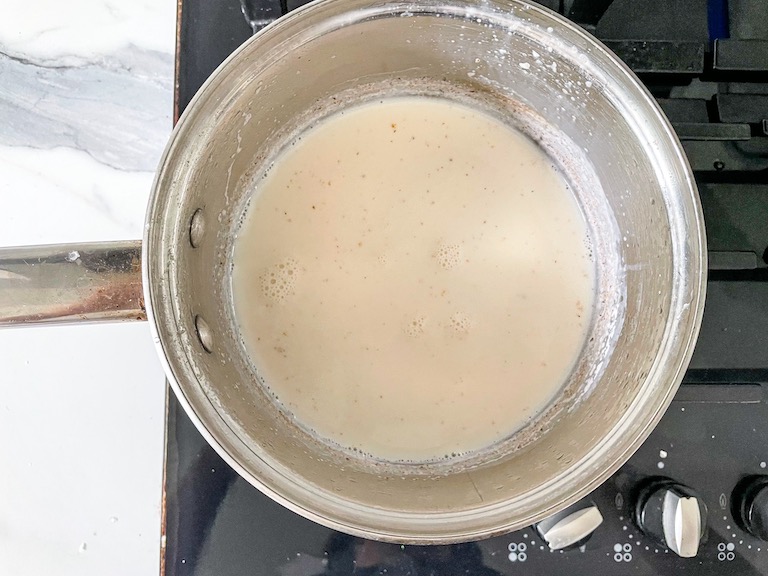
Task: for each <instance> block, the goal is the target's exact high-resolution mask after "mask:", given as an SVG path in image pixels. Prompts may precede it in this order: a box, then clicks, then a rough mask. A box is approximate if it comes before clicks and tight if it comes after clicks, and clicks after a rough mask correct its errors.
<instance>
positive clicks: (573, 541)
mask: <svg viewBox="0 0 768 576" xmlns="http://www.w3.org/2000/svg"><path fill="white" fill-rule="evenodd" d="M602 522H603V515H602V514H600V510H598V508H597V506H595V505H594V504H593V503H592V502H580V503H578V504H574V505H573V506H569V507H568V508H566V509H565V510H563V511H562V512H559V513H558V514H555V515H553V516H550V517H549V518H546V519H545V520H542V521H541V522H539V523H538V524H536V531H537V532H538V533H539V536H541V538H542V539H543V540H544V541H545V542H546V543H547V544H548V545H549V548H550V549H551V550H562V549H564V548H571V547H573V546H578V545H581V544H582V543H584V542H586V540H587V539H588V538H589V537H590V536H591V535H592V532H594V531H595V530H596V529H597V527H598V526H600V524H602Z"/></svg>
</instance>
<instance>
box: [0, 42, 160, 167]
mask: <svg viewBox="0 0 768 576" xmlns="http://www.w3.org/2000/svg"><path fill="white" fill-rule="evenodd" d="M172 70H173V63H172V55H171V54H168V53H163V52H158V51H153V50H147V49H144V48H140V47H137V46H127V47H126V48H124V49H123V50H121V51H120V52H118V53H113V54H109V55H107V56H104V57H101V58H100V59H99V60H97V61H91V62H84V63H82V64H81V65H64V64H57V63H55V62H51V63H48V62H46V63H41V62H39V61H36V60H33V59H27V58H24V57H23V56H9V55H7V54H6V53H4V52H3V47H2V46H0V127H1V128H0V145H8V146H25V147H30V148H37V149H50V148H54V147H60V146H63V147H68V148H73V149H76V150H81V151H83V152H85V153H87V154H88V155H90V156H91V157H93V158H94V159H95V160H97V161H98V162H101V163H103V164H105V165H107V166H110V167H112V168H115V169H118V170H126V171H142V172H143V171H148V172H151V171H154V170H155V169H156V167H157V162H158V159H159V155H160V151H161V150H162V149H163V147H164V144H165V141H166V139H167V138H168V132H169V130H170V126H171V122H172V118H171V110H172V106H171V105H170V103H171V101H172V76H171V74H169V71H172Z"/></svg>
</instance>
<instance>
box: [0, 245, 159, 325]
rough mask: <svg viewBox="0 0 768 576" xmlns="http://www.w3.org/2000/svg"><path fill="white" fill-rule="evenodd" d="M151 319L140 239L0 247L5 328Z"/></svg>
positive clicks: (1, 312) (1, 311) (1, 306)
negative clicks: (145, 300) (147, 309)
mask: <svg viewBox="0 0 768 576" xmlns="http://www.w3.org/2000/svg"><path fill="white" fill-rule="evenodd" d="M146 318H147V315H146V309H145V307H144V295H143V292H142V286H141V241H139V240H131V241H125V242H96V243H90V244H53V245H48V246H24V247H18V248H0V326H24V325H28V324H41V323H45V324H50V323H53V324H61V323H73V322H102V321H120V320H146Z"/></svg>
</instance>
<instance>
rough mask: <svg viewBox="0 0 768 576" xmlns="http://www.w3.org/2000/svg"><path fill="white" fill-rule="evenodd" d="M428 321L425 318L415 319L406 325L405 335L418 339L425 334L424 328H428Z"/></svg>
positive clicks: (417, 317) (418, 317)
mask: <svg viewBox="0 0 768 576" xmlns="http://www.w3.org/2000/svg"><path fill="white" fill-rule="evenodd" d="M426 324H427V319H426V317H424V316H416V317H415V318H412V319H411V320H410V321H409V322H408V323H407V324H406V325H405V333H406V334H408V336H413V337H414V338H417V337H419V336H421V335H422V334H424V328H425V327H426Z"/></svg>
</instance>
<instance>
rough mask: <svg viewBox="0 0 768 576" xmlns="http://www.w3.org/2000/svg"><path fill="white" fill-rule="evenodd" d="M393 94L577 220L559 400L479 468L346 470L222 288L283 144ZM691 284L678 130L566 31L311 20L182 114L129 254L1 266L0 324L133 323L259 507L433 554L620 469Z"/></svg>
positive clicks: (540, 20)
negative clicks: (573, 353)
mask: <svg viewBox="0 0 768 576" xmlns="http://www.w3.org/2000/svg"><path fill="white" fill-rule="evenodd" d="M405 93H409V94H433V95H441V96H443V97H445V98H454V99H458V100H462V101H465V102H470V103H474V104H476V105H478V106H482V107H484V108H491V109H493V110H494V111H495V112H496V113H498V114H500V115H502V116H503V117H504V118H506V119H508V121H509V122H510V123H513V124H514V125H516V126H517V127H519V128H520V129H521V130H523V131H525V132H527V133H528V134H529V135H530V136H531V138H533V139H534V140H536V141H537V142H538V143H539V144H540V146H541V147H542V148H543V149H544V150H546V152H547V153H548V154H549V155H550V157H551V158H552V159H553V161H555V162H557V163H558V165H559V166H560V167H561V169H562V170H563V172H564V174H565V175H566V176H567V178H568V180H569V182H570V184H571V188H572V189H573V190H574V192H575V194H576V195H577V197H578V200H579V203H580V205H581V208H582V210H583V212H584V214H585V216H586V218H587V220H588V222H589V228H590V234H591V236H592V240H593V249H594V251H595V254H594V256H595V261H596V265H597V286H596V290H597V298H596V305H595V309H594V312H593V317H592V322H591V328H590V333H589V337H588V342H587V344H586V345H585V347H584V349H583V352H582V354H581V357H580V359H579V360H578V362H577V365H576V366H575V368H574V370H573V373H572V374H571V376H570V378H569V379H568V381H567V382H566V384H565V385H564V387H563V389H562V390H561V393H560V394H559V395H558V397H557V399H556V400H555V401H554V402H553V403H552V404H551V405H550V406H549V407H548V408H546V409H545V410H544V412H543V413H542V414H540V415H539V416H538V417H537V418H536V419H534V420H533V421H532V422H531V423H530V424H529V425H527V426H526V427H525V428H523V429H522V430H520V431H518V432H517V433H515V434H514V435H512V436H511V437H510V438H507V439H505V440H503V441H501V442H499V443H498V444H496V445H494V446H489V447H488V448H486V449H484V450H480V451H478V452H476V453H474V454H471V455H468V456H464V457H462V458H460V459H455V460H448V461H445V462H441V463H431V464H430V463H424V464H410V465H406V464H393V463H388V462H383V461H375V460H372V459H365V458H363V457H362V456H360V457H350V456H349V455H348V454H347V453H341V452H339V451H336V450H335V449H333V448H332V447H331V446H329V445H327V444H325V443H323V442H322V441H319V440H317V439H316V438H314V437H312V436H310V435H309V434H308V433H307V432H305V431H304V430H303V429H302V428H300V427H298V426H296V425H295V424H294V423H293V421H292V420H291V418H289V417H287V415H286V414H285V413H284V411H283V410H282V409H281V407H280V406H279V405H278V404H277V403H276V402H275V401H274V400H272V399H271V398H270V397H269V396H268V394H267V393H265V391H264V389H263V388H262V387H261V386H260V385H259V384H258V380H257V378H256V376H255V374H254V371H253V370H252V369H251V368H250V367H249V361H248V358H247V355H246V353H245V351H244V347H243V345H242V343H241V341H240V337H239V335H238V330H237V328H236V324H235V321H234V318H233V307H232V292H231V286H230V270H231V266H232V244H233V238H234V235H235V232H236V229H237V226H238V222H239V220H240V218H241V216H242V212H243V209H244V205H245V202H246V200H247V198H248V196H249V194H250V192H251V191H252V189H253V182H254V181H255V180H254V179H255V178H256V177H257V175H258V174H260V173H261V172H263V170H264V169H265V167H266V166H267V165H268V164H269V162H270V161H271V160H272V159H273V158H274V155H275V153H276V151H278V150H279V149H280V146H281V144H282V143H284V142H286V141H288V139H289V138H290V137H291V136H292V135H295V134H296V133H297V132H299V131H300V130H301V129H302V128H303V127H306V126H307V125H309V124H311V123H312V122H315V121H316V120H317V119H318V118H320V117H322V116H323V115H326V114H329V113H331V112H333V111H334V110H336V109H338V108H339V107H341V106H345V105H349V104H351V103H354V102H356V101H363V100H365V99H368V98H373V97H381V96H382V95H390V94H405ZM705 262H706V249H705V240H704V227H703V219H702V214H701V208H700V206H699V200H698V196H697V191H696V188H695V185H694V181H693V177H692V175H691V171H690V168H689V166H688V164H687V162H686V160H685V157H684V155H683V152H682V150H681V146H680V144H679V142H678V140H677V139H676V137H675V135H674V133H673V132H672V129H671V128H670V125H669V123H668V122H667V120H666V119H665V118H664V116H663V114H662V112H661V111H660V110H659V108H658V106H657V105H656V104H655V102H654V100H653V98H651V96H650V95H649V94H648V93H647V92H646V90H645V89H644V88H643V87H642V85H641V84H640V83H639V81H638V80H637V78H635V76H634V75H633V74H632V73H631V72H630V71H629V70H628V69H627V68H626V66H624V65H623V64H622V63H621V62H620V61H619V60H618V59H617V58H616V57H615V56H614V55H613V54H612V53H611V52H609V51H608V50H607V49H606V48H605V47H603V46H602V45H601V44H600V43H599V42H597V41H596V40H595V39H594V38H592V37H591V36H589V35H588V34H586V33H585V32H583V31H582V30H580V29H579V28H578V27H576V26H574V25H573V24H571V23H569V22H567V21H566V20H564V19H563V18H561V17H559V16H557V15H556V14H554V13H552V12H550V11H547V10H545V9H542V8H538V7H534V6H532V5H529V4H527V3H525V2H522V1H518V0H510V1H502V0H491V1H485V0H484V1H482V2H475V1H470V0H441V1H436V0H417V1H416V2H413V3H403V2H398V1H394V2H383V1H380V0H320V1H318V2H315V3H312V4H309V5H307V6H305V7H302V8H300V9H299V10H296V11H295V12H293V13H291V14H290V15H289V16H287V17H285V18H282V19H280V20H279V21H277V22H276V23H274V24H272V25H270V26H269V27H267V28H266V29H264V30H262V31H261V32H260V33H259V34H257V35H256V36H255V37H254V38H252V39H251V40H249V41H248V42H246V43H245V44H244V45H243V46H241V47H240V48H239V49H238V50H237V51H236V52H235V53H234V54H233V55H232V56H231V57H230V58H229V59H228V60H227V61H226V62H225V63H224V64H222V66H220V67H219V68H218V70H216V72H214V74H213V75H212V76H211V78H210V79H209V80H208V81H207V82H206V84H205V86H204V87H203V88H202V89H201V91H200V93H199V94H198V95H197V96H196V97H195V99H194V100H193V101H192V103H191V104H190V106H189V107H188V109H187V110H186V112H185V113H184V115H183V116H182V118H181V120H180V122H179V124H178V126H177V127H176V129H175V131H174V133H173V136H172V137H171V140H170V142H169V144H168V146H167V148H166V151H165V154H164V156H163V158H162V161H161V163H160V167H159V170H158V173H157V178H156V180H155V183H154V188H153V191H152V196H151V200H150V203H149V208H148V212H147V220H146V233H145V235H144V239H143V241H142V242H141V243H139V242H132V243H120V244H106V245H90V246H74V245H67V246H46V247H36V248H9V249H4V250H2V251H1V252H0V322H2V323H3V324H5V325H9V324H29V323H36V322H62V321H66V322H68V321H80V320H90V321H96V320H128V319H144V318H145V314H146V318H148V319H149V322H150V325H151V328H152V332H153V333H154V336H155V340H156V343H157V348H158V352H159V354H160V357H161V358H162V361H163V363H164V365H165V369H166V372H167V375H168V379H169V381H170V382H171V385H172V386H173V389H174V391H175V392H176V394H177V396H178V398H179V401H180V402H181V404H182V405H183V406H184V408H185V409H186V411H187V412H188V414H189V415H190V417H191V418H192V420H193V421H194V422H195V424H196V425H197V427H198V428H199V429H200V431H201V432H202V433H203V435H204V436H205V437H206V439H207V440H208V441H209V442H210V443H211V444H212V445H213V447H214V448H215V449H216V450H217V451H218V452H219V453H220V454H221V455H222V457H223V458H224V459H225V460H226V461H227V462H228V463H229V464H231V465H232V466H233V467H234V468H235V469H236V470H237V471H238V472H239V473H240V474H241V475H242V476H243V477H244V478H246V479H247V480H248V481H249V482H250V483H252V484H253V485H254V486H256V487H257V488H259V489H260V490H262V491H263V492H265V493H266V494H268V495H269V496H271V497H272V498H274V499H275V500H277V501H278V502H281V503H282V504H284V505H285V506H287V507H288V508H290V509H291V510H293V511H295V512H298V513H299V514H302V515H304V516H306V517H307V518H310V519H312V520H315V521H317V522H320V523H321V524H325V525H327V526H330V527H332V528H336V529H338V530H342V531H345V532H348V533H352V534H356V535H360V536H365V537H369V538H375V539H381V540H389V541H397V542H418V543H447V542H456V541H462V540H472V539H479V538H483V537H486V536H490V535H493V534H497V533H501V532H504V531H510V530H514V529H518V528H522V527H524V526H527V525H530V524H532V523H534V522H536V521H538V520H541V519H542V518H545V517H547V516H549V515H551V514H553V513H554V512H556V511H558V510H561V509H563V508H564V507H566V506H567V505H569V504H571V503H573V502H575V501H576V500H578V499H580V498H582V497H583V496H585V495H587V494H588V493H589V492H590V491H592V490H593V489H594V488H595V487H597V486H598V485H600V484H601V483H602V482H603V481H604V480H605V479H606V478H608V477H609V476H610V475H611V474H612V473H613V472H614V471H615V470H616V469H617V468H618V467H619V466H621V464H622V463H624V462H625V461H626V460H627V459H628V458H629V456H630V455H631V454H632V453H633V451H634V450H635V449H636V448H637V447H638V446H639V445H640V444H641V443H642V442H643V440H644V439H645V438H646V437H647V436H648V434H649V433H650V432H651V430H652V428H653V427H654V425H655V424H656V422H657V421H658V420H659V418H660V417H661V416H662V413H663V412H664V410H665V408H666V407H667V406H668V404H669V402H670V401H671V399H672V396H673V395H674V393H675V391H676V389H677V387H678V385H679V383H680V380H681V378H682V375H683V372H684V371H685V369H686V366H687V364H688V361H689V359H690V356H691V353H692V350H693V345H694V343H695V340H696V336H697V334H698V330H699V324H700V322H701V315H702V309H703V305H704V290H705V271H706V266H705ZM498 289H504V287H503V286H501V287H499V288H498Z"/></svg>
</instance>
